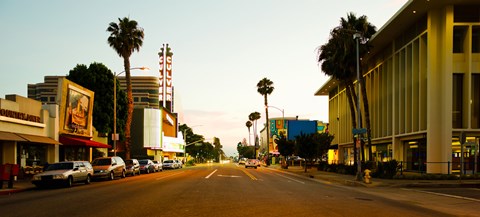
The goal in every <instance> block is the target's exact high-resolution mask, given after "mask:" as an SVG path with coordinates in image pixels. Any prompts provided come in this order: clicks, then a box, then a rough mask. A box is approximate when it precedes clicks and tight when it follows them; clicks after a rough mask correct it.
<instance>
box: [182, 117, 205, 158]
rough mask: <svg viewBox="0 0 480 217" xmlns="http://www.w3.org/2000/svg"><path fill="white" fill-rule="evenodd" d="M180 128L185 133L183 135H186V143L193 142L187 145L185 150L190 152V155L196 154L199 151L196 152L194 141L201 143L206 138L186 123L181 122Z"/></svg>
mask: <svg viewBox="0 0 480 217" xmlns="http://www.w3.org/2000/svg"><path fill="white" fill-rule="evenodd" d="M179 130H180V131H181V132H183V134H184V135H183V136H184V137H185V143H186V144H187V145H188V144H191V145H190V146H187V147H185V152H186V153H188V154H189V155H190V156H196V154H197V153H196V152H194V150H195V149H194V148H193V147H194V146H195V145H193V144H192V143H194V142H198V143H201V142H203V140H204V139H205V138H204V137H203V136H202V135H198V134H195V133H193V130H192V128H190V127H189V126H188V125H186V124H181V125H180V126H179Z"/></svg>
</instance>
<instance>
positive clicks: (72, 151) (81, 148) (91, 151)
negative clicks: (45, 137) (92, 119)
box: [60, 136, 111, 161]
mask: <svg viewBox="0 0 480 217" xmlns="http://www.w3.org/2000/svg"><path fill="white" fill-rule="evenodd" d="M60 142H61V143H62V144H63V145H62V146H61V147H60V160H65V161H69V160H85V161H92V160H93V159H95V158H98V157H106V156H107V155H108V149H109V148H111V146H110V145H107V144H103V143H100V142H96V141H93V140H87V139H82V138H75V137H69V136H60Z"/></svg>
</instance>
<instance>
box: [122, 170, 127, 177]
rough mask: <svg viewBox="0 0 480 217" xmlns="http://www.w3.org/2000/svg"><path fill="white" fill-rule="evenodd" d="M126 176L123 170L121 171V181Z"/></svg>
mask: <svg viewBox="0 0 480 217" xmlns="http://www.w3.org/2000/svg"><path fill="white" fill-rule="evenodd" d="M125 177H126V175H125V170H122V179H123V178H125Z"/></svg>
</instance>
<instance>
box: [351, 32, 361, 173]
mask: <svg viewBox="0 0 480 217" xmlns="http://www.w3.org/2000/svg"><path fill="white" fill-rule="evenodd" d="M361 37H362V35H361V34H360V33H358V32H357V33H355V34H353V40H355V41H356V47H357V48H356V52H357V93H358V96H357V121H358V129H361V128H362V122H361V121H362V120H361V118H360V94H361V93H360V60H359V58H360V57H359V56H360V55H359V51H358V46H359V43H360V42H359V40H360V38H361ZM361 141H362V134H361V133H358V134H357V142H356V144H355V145H356V146H357V156H356V157H357V177H356V179H357V181H362V180H363V179H362V163H361V161H360V153H362V151H361V150H360V148H361V146H360V145H359V144H360V142H361Z"/></svg>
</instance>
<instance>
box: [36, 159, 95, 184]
mask: <svg viewBox="0 0 480 217" xmlns="http://www.w3.org/2000/svg"><path fill="white" fill-rule="evenodd" d="M92 176H93V168H92V165H91V164H90V163H89V162H88V161H65V162H58V163H53V164H50V165H49V166H48V167H47V168H45V171H44V172H42V173H38V174H35V175H34V176H33V178H32V183H33V184H34V185H35V186H37V187H46V186H51V185H59V184H61V185H64V186H66V187H71V186H72V185H73V183H76V182H83V183H85V184H90V180H91V178H92Z"/></svg>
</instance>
